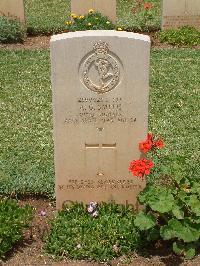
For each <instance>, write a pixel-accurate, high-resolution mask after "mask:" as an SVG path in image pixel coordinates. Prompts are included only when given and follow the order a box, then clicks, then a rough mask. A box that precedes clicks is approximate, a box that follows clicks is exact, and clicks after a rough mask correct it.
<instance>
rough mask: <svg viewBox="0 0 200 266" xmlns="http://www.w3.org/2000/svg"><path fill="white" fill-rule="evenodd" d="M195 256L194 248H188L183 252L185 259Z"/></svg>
mask: <svg viewBox="0 0 200 266" xmlns="http://www.w3.org/2000/svg"><path fill="white" fill-rule="evenodd" d="M195 254H196V250H195V248H192V247H191V248H188V249H187V251H186V252H185V257H186V258H187V259H192V258H193V257H194V256H195Z"/></svg>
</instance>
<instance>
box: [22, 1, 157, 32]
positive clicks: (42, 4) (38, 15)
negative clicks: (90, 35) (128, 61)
mask: <svg viewBox="0 0 200 266" xmlns="http://www.w3.org/2000/svg"><path fill="white" fill-rule="evenodd" d="M144 2H145V1H144ZM148 2H151V3H153V8H152V11H150V13H151V18H150V19H147V20H146V19H145V18H144V12H137V13H136V14H133V12H132V10H133V8H135V7H136V0H133V1H130V0H118V1H117V17H118V21H117V24H118V26H120V27H123V28H128V29H132V30H137V31H139V30H152V29H159V28H160V20H161V19H160V1H159V0H149V1H148ZM25 9H26V18H27V27H28V33H29V34H33V35H36V34H44V33H45V34H51V33H56V32H61V31H63V30H65V29H66V27H65V24H64V23H65V21H66V20H68V19H69V16H70V0H42V1H41V0H25Z"/></svg>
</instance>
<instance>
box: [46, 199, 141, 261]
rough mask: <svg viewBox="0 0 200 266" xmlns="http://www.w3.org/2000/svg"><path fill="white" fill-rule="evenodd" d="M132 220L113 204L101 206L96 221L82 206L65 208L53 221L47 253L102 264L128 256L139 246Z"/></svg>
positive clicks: (126, 210) (118, 206)
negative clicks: (99, 261)
mask: <svg viewBox="0 0 200 266" xmlns="http://www.w3.org/2000/svg"><path fill="white" fill-rule="evenodd" d="M134 217H135V216H134V213H133V211H132V210H130V209H128V208H127V207H125V206H121V205H115V204H105V203H104V204H102V205H100V207H99V214H98V216H97V217H96V218H94V217H92V216H91V215H90V214H89V213H88V212H87V210H86V208H85V207H84V206H83V205H81V204H73V205H71V206H70V207H67V206H66V207H65V208H64V210H63V211H60V212H59V214H58V216H57V218H56V219H55V220H54V221H52V224H51V226H52V229H51V232H50V235H49V236H48V239H47V243H46V250H47V252H48V253H50V254H52V255H54V256H57V257H59V256H60V257H68V258H72V259H89V260H91V259H92V260H101V261H104V260H110V259H112V258H114V257H118V256H120V255H122V254H128V253H130V252H132V251H133V250H135V249H137V248H138V247H139V246H140V244H141V239H140V234H139V233H138V231H137V230H136V229H135V227H134V224H133V221H134Z"/></svg>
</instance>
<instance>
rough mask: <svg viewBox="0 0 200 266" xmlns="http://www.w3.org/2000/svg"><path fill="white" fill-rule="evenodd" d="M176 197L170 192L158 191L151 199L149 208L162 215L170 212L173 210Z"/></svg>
mask: <svg viewBox="0 0 200 266" xmlns="http://www.w3.org/2000/svg"><path fill="white" fill-rule="evenodd" d="M173 203H174V197H173V196H172V194H171V193H170V192H169V191H168V190H165V189H163V190H161V191H157V193H156V194H155V195H154V196H152V197H151V198H150V199H149V206H150V207H151V208H152V210H154V211H158V212H160V213H165V212H169V211H171V210H172V208H173Z"/></svg>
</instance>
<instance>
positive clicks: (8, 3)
mask: <svg viewBox="0 0 200 266" xmlns="http://www.w3.org/2000/svg"><path fill="white" fill-rule="evenodd" d="M0 16H6V17H9V18H11V19H17V20H20V21H21V22H24V21H25V14H24V1H23V0H0Z"/></svg>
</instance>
